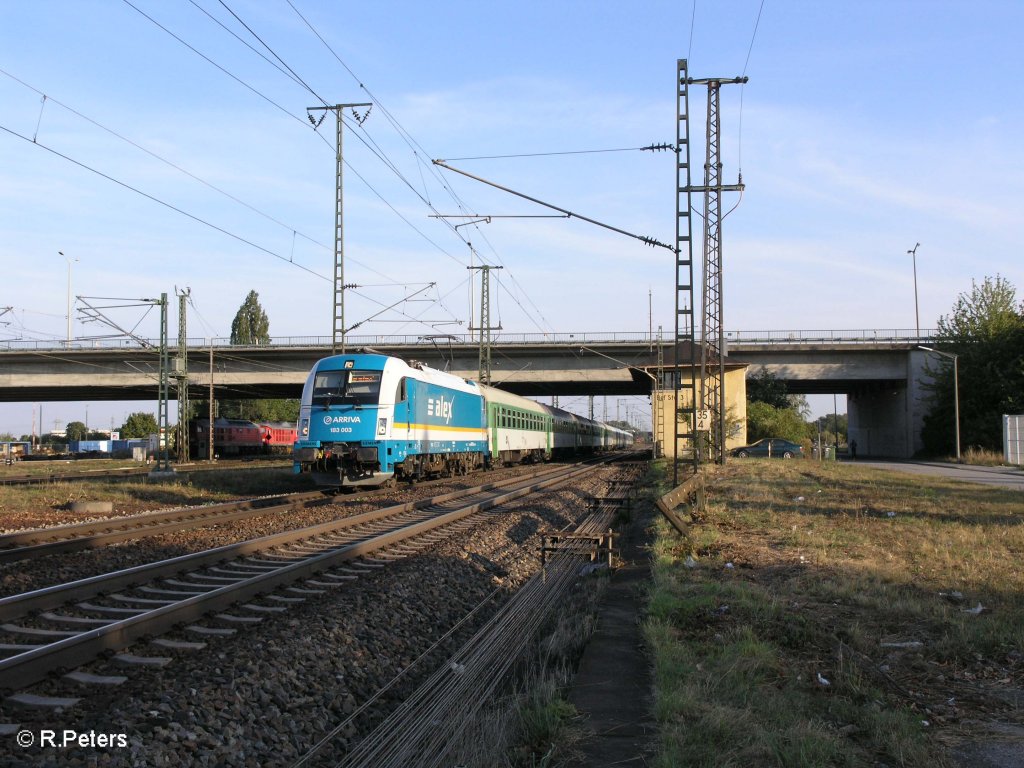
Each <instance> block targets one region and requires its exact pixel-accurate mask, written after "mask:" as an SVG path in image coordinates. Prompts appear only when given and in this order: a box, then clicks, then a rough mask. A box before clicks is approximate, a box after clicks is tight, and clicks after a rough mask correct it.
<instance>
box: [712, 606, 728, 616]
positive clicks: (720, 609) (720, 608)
mask: <svg viewBox="0 0 1024 768" xmlns="http://www.w3.org/2000/svg"><path fill="white" fill-rule="evenodd" d="M728 612H729V606H728V605H720V606H718V607H717V608H715V615H716V616H724V615H725V614H727V613H728Z"/></svg>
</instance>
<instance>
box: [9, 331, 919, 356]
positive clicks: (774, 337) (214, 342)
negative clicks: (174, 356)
mask: <svg viewBox="0 0 1024 768" xmlns="http://www.w3.org/2000/svg"><path fill="white" fill-rule="evenodd" d="M934 333H935V332H934V331H931V330H927V331H921V333H920V335H918V333H917V331H916V330H914V329H898V328H897V329H852V330H851V329H845V330H809V331H808V330H789V331H786V330H782V331H778V330H772V331H729V332H727V333H726V341H727V343H728V344H730V345H740V344H820V343H830V344H851V345H855V344H872V343H893V342H903V343H908V344H909V343H914V342H921V343H928V342H930V341H932V339H933V335H934ZM492 341H493V343H495V344H599V343H605V344H607V343H612V344H615V343H618V344H652V343H657V338H653V339H652V337H651V335H650V333H648V332H647V331H580V332H576V333H499V334H496V335H494V336H492ZM345 343H346V345H347V346H349V347H352V348H358V347H382V346H396V345H401V346H412V345H420V346H425V347H430V348H433V347H434V346H435V345H437V346H440V347H447V346H448V345H449V344H450V345H452V346H475V345H476V344H478V340H477V339H475V338H473V337H472V336H471V335H470V334H454V335H443V336H411V335H410V336H385V335H379V336H369V335H366V336H348V337H347V338H346V339H345ZM662 343H664V344H670V343H671V339H670V338H667V339H662ZM159 344H160V342H159V340H158V339H143V340H138V339H125V338H81V339H72V340H71V341H66V340H59V341H55V340H52V339H42V340H36V339H0V352H4V351H7V352H19V351H20V352H35V351H40V352H42V351H53V350H68V349H72V350H88V349H105V350H112V349H146V348H154V347H157V346H159ZM170 345H171V347H172V351H173V348H174V347H177V345H178V342H177V339H172V340H171V341H170ZM187 346H188V347H189V349H206V348H209V347H210V346H213V347H215V348H216V347H229V346H232V344H231V339H230V338H222V337H215V338H192V339H187ZM259 346H267V347H276V348H281V347H323V348H325V349H328V348H330V346H331V337H330V336H274V337H271V339H270V343H269V344H264V345H259Z"/></svg>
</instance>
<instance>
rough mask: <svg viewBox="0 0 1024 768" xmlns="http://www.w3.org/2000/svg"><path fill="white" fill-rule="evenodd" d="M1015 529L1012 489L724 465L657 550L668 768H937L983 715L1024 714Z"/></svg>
mask: <svg viewBox="0 0 1024 768" xmlns="http://www.w3.org/2000/svg"><path fill="white" fill-rule="evenodd" d="M1022 522H1024V505H1022V503H1021V498H1020V494H1019V492H1014V491H1008V490H1007V491H1001V490H998V489H991V488H980V487H977V486H971V485H966V484H961V483H956V482H953V481H943V480H933V479H922V478H920V477H914V476H909V475H902V474H897V473H885V472H881V471H877V470H871V469H868V468H864V467H858V466H856V465H850V464H835V463H825V464H819V463H817V462H810V461H796V462H778V461H768V460H765V461H749V460H748V461H745V462H735V463H730V464H729V465H727V466H726V467H724V468H721V469H719V470H718V472H717V473H716V474H715V475H714V477H713V478H712V479H711V481H710V483H709V506H708V510H707V512H706V514H705V515H704V516H703V518H702V520H701V521H700V522H699V523H698V524H697V525H695V526H693V528H692V529H691V533H690V535H689V536H688V537H687V538H686V539H685V540H681V539H680V538H679V537H678V536H675V535H674V534H672V533H670V531H669V529H668V528H667V527H666V528H665V529H664V530H663V531H662V536H661V538H660V543H659V545H658V550H657V563H656V584H655V588H654V590H653V592H652V598H651V604H650V620H649V622H648V626H647V632H648V638H649V640H650V642H651V643H652V646H653V647H654V648H655V652H656V658H657V661H656V676H657V688H658V714H659V718H660V720H661V722H662V725H663V729H664V731H663V733H664V738H663V750H662V755H661V764H662V765H666V766H668V765H673V766H676V765H680V766H686V765H731V764H738V763H747V764H753V765H808V766H810V765H873V764H876V763H877V762H879V761H880V762H883V763H885V764H887V765H906V766H924V765H929V766H933V765H934V766H941V765H943V764H946V757H945V754H946V753H945V747H944V745H946V744H948V743H952V742H954V741H956V740H957V739H960V738H963V737H964V736H965V735H968V734H969V733H970V732H971V731H972V730H973V729H974V728H975V726H974V725H972V723H975V724H976V723H977V722H979V721H980V719H981V718H986V717H988V716H989V715H990V714H991V713H993V712H997V713H998V716H999V717H1001V718H1003V719H1010V720H1014V719H1015V720H1017V721H1021V720H1024V715H1022V712H1021V710H1019V709H1016V708H1014V707H1013V706H1011V705H1010V704H1008V703H1007V698H1008V697H1007V696H1006V695H1004V694H1007V693H1015V692H1017V691H1020V692H1022V693H1024V679H1022V677H1024V675H1022V663H1021V662H1022V653H1024V606H1022V605H1021V601H1020V595H1021V593H1022V591H1024V569H1021V568H1020V555H1021V553H1022V552H1024V525H1022ZM688 556H689V557H690V558H693V560H691V562H694V561H695V562H696V567H693V568H688V567H686V565H685V562H686V558H687V557H688ZM957 595H962V597H959V598H958V597H957ZM978 603H981V604H982V606H983V608H984V610H983V612H982V613H980V615H974V614H973V613H967V612H965V610H964V609H967V608H971V607H974V606H976V605H977V604H978ZM890 643H920V646H904V647H895V646H892V645H884V644H890ZM818 675H821V677H822V678H823V679H825V680H828V681H829V682H828V685H825V684H823V683H820V682H819V680H818ZM1009 698H1010V699H1012V696H1011V697H1009ZM708 734H711V736H710V737H709V736H708ZM699 739H704V740H705V742H704V743H705V744H706V745H708V746H706V747H705V748H704V749H702V750H695V749H694V748H695V746H696V742H695V740H699Z"/></svg>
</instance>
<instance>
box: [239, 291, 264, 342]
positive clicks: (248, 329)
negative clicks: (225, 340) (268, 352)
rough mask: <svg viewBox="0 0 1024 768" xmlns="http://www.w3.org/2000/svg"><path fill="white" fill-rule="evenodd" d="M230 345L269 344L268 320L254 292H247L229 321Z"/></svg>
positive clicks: (258, 296) (257, 295) (258, 297)
mask: <svg viewBox="0 0 1024 768" xmlns="http://www.w3.org/2000/svg"><path fill="white" fill-rule="evenodd" d="M231 343H232V344H239V345H249V346H253V345H261V344H269V343H270V320H269V319H268V318H267V313H266V312H264V311H263V307H261V306H260V295H259V294H258V293H256V291H249V295H248V296H246V297H245V301H243V302H242V306H241V307H239V308H238V312H237V313H236V314H235V319H234V320H232V321H231Z"/></svg>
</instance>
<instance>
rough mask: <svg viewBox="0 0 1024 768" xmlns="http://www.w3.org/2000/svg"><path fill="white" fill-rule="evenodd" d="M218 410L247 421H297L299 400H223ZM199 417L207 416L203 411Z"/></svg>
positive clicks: (223, 415)
mask: <svg viewBox="0 0 1024 768" xmlns="http://www.w3.org/2000/svg"><path fill="white" fill-rule="evenodd" d="M218 412H219V414H220V416H221V417H223V418H225V419H245V420H247V421H258V422H265V421H297V420H298V418H299V401H298V399H297V398H288V399H282V398H278V399H269V400H221V402H220V407H219V409H218ZM199 418H201V419H202V418H206V413H205V412H202V414H201V415H200V416H199Z"/></svg>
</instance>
